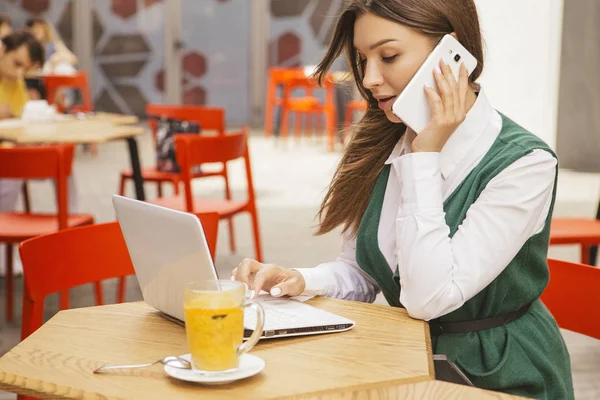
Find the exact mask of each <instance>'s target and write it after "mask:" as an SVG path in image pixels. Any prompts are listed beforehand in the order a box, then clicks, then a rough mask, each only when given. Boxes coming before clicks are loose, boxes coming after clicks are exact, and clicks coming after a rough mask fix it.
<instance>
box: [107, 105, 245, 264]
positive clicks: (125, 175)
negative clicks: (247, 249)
mask: <svg viewBox="0 0 600 400" xmlns="http://www.w3.org/2000/svg"><path fill="white" fill-rule="evenodd" d="M146 114H147V115H149V116H154V117H165V118H173V119H180V120H184V121H191V122H197V123H199V124H200V126H201V129H202V132H203V135H204V132H206V131H215V132H216V134H217V135H224V134H225V109H223V108H216V107H201V106H170V105H162V104H148V105H147V106H146ZM148 123H149V125H150V129H151V131H152V137H153V139H154V146H155V147H156V145H157V138H156V128H157V124H156V120H155V119H149V122H148ZM211 176H222V177H223V179H225V198H226V199H227V200H231V189H230V188H229V175H228V174H227V165H225V164H223V168H221V169H218V170H215V171H200V172H194V173H193V176H192V178H194V179H196V178H207V177H211ZM142 177H143V178H144V182H156V183H157V185H158V197H162V196H163V192H162V184H163V183H164V182H169V183H171V184H172V185H173V189H174V192H175V195H176V196H177V195H179V184H180V182H181V175H180V174H176V173H172V172H163V171H159V170H158V169H156V166H153V167H147V168H142ZM132 179H133V171H132V170H131V169H125V170H123V171H121V180H120V183H119V194H120V195H121V196H124V195H125V183H126V181H127V180H132ZM227 223H228V227H229V247H230V249H231V251H232V252H235V234H234V229H233V221H232V220H231V218H230V219H229V220H228V222H227Z"/></svg>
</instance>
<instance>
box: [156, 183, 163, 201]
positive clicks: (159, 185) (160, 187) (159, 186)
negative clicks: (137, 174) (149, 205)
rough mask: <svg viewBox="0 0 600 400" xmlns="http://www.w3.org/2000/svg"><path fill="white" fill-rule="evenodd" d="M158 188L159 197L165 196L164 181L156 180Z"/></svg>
mask: <svg viewBox="0 0 600 400" xmlns="http://www.w3.org/2000/svg"><path fill="white" fill-rule="evenodd" d="M156 189H157V191H158V198H161V197H163V191H162V182H161V181H158V182H156Z"/></svg>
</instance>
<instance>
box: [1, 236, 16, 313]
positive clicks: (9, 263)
mask: <svg viewBox="0 0 600 400" xmlns="http://www.w3.org/2000/svg"><path fill="white" fill-rule="evenodd" d="M5 246H6V276H5V278H4V279H6V320H7V321H12V320H13V319H14V317H15V316H14V308H13V307H14V304H13V302H14V296H15V294H14V286H13V285H14V282H13V279H14V278H13V245H12V243H6V245H5Z"/></svg>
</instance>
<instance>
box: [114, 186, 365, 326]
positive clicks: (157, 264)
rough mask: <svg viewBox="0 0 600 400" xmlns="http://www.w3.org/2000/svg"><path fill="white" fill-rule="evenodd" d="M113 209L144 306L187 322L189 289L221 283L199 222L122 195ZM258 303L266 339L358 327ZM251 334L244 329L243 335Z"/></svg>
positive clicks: (296, 308)
mask: <svg viewBox="0 0 600 400" xmlns="http://www.w3.org/2000/svg"><path fill="white" fill-rule="evenodd" d="M113 205H114V207H115V211H116V214H117V219H118V221H119V224H120V226H121V231H122V232H123V236H124V238H125V242H126V243H127V249H128V250H129V255H130V256H131V260H132V261H133V266H134V268H135V275H136V277H137V280H138V282H139V285H140V288H141V290H142V296H143V297H144V301H145V302H146V303H148V304H149V305H150V306H152V307H154V308H156V309H157V310H158V311H160V312H161V313H162V315H164V316H165V317H166V318H169V319H171V320H174V321H175V322H178V323H183V320H184V313H183V288H184V286H185V285H186V284H187V283H188V282H192V281H198V280H207V279H218V274H217V270H216V269H215V266H214V264H213V261H212V258H211V256H210V251H209V248H208V244H207V242H206V238H205V236H204V231H203V229H202V224H201V223H200V220H199V219H198V218H197V217H196V216H195V215H193V214H190V213H185V212H181V211H176V210H172V209H169V208H164V207H160V206H157V205H153V204H149V203H145V202H141V201H138V200H134V199H129V198H126V197H122V196H117V195H113ZM226 278H229V276H227V277H226ZM256 300H257V301H258V302H260V303H261V305H262V306H263V308H264V310H265V326H264V330H263V335H262V338H277V337H286V336H299V335H313V334H319V333H330V332H340V331H346V330H349V329H351V328H352V327H353V326H354V325H355V323H354V321H351V320H349V319H347V318H344V317H341V316H339V315H335V314H332V313H330V312H327V311H324V310H321V309H319V308H316V307H313V306H310V305H308V304H304V303H302V302H300V301H296V300H292V299H289V298H275V297H272V296H270V295H269V294H261V295H259V296H257V299H256ZM254 318H256V317H255V313H254V312H253V310H248V312H247V313H246V314H245V319H244V325H245V327H246V328H250V329H252V328H253V327H254V326H255V320H254ZM251 333H252V331H251V330H249V329H245V332H244V336H245V337H249V336H250V334H251Z"/></svg>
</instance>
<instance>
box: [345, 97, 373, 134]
mask: <svg viewBox="0 0 600 400" xmlns="http://www.w3.org/2000/svg"><path fill="white" fill-rule="evenodd" d="M367 107H368V104H367V101H366V100H351V101H349V102H348V104H347V105H346V113H345V115H344V127H345V129H344V134H343V140H342V141H343V142H344V143H346V136H347V134H348V127H349V126H350V125H351V124H352V121H353V120H354V113H355V112H357V111H362V112H365V111H367Z"/></svg>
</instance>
